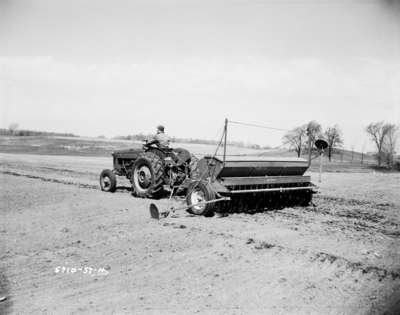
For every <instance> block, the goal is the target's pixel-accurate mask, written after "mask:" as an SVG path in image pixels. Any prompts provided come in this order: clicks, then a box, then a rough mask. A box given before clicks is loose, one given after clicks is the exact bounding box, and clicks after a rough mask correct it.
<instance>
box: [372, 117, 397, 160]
mask: <svg viewBox="0 0 400 315" xmlns="http://www.w3.org/2000/svg"><path fill="white" fill-rule="evenodd" d="M394 128H396V126H395V125H393V124H389V123H385V122H384V121H380V122H376V123H370V124H369V125H368V126H367V128H366V129H365V131H366V132H367V133H368V134H369V135H370V137H371V140H372V141H373V142H374V143H375V145H376V149H377V155H376V157H377V160H378V166H381V165H382V158H383V157H384V144H385V141H387V140H386V138H387V136H388V134H389V133H390V132H391V131H392V130H393V129H394Z"/></svg>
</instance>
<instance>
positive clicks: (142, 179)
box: [131, 152, 164, 198]
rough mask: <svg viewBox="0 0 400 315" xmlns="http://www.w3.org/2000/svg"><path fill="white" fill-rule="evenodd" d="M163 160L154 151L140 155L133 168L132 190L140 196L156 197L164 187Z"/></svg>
mask: <svg viewBox="0 0 400 315" xmlns="http://www.w3.org/2000/svg"><path fill="white" fill-rule="evenodd" d="M163 173H164V166H163V161H162V159H161V158H160V156H158V155H157V154H155V153H153V152H145V153H142V154H140V155H139V157H138V158H137V159H136V161H135V163H134V164H133V168H132V177H131V182H132V191H133V194H134V195H135V196H137V197H140V198H155V197H156V196H157V194H159V193H160V192H161V191H162V189H163V187H162V185H163Z"/></svg>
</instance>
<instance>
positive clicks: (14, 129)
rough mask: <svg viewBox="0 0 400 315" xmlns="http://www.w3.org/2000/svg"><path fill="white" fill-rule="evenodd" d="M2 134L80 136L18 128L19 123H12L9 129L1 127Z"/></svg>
mask: <svg viewBox="0 0 400 315" xmlns="http://www.w3.org/2000/svg"><path fill="white" fill-rule="evenodd" d="M0 136H14V137H26V136H59V137H78V136H77V135H74V134H73V133H61V132H48V131H35V130H27V129H18V124H11V125H10V126H9V127H8V128H7V129H6V128H0Z"/></svg>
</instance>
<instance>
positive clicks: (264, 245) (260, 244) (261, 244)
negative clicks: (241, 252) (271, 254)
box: [254, 242, 276, 249]
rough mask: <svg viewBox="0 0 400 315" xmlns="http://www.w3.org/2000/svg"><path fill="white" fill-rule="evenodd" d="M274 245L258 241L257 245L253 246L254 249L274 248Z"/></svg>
mask: <svg viewBox="0 0 400 315" xmlns="http://www.w3.org/2000/svg"><path fill="white" fill-rule="evenodd" d="M275 246H276V245H275V244H270V243H267V242H260V243H258V244H257V245H255V246H254V248H255V249H270V248H274V247H275Z"/></svg>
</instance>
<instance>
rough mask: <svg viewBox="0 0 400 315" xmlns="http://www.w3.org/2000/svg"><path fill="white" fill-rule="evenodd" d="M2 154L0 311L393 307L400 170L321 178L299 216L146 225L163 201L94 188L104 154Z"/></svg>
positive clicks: (181, 219)
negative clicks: (311, 203) (310, 202)
mask: <svg viewBox="0 0 400 315" xmlns="http://www.w3.org/2000/svg"><path fill="white" fill-rule="evenodd" d="M0 159H1V165H0V179H1V183H2V184H1V190H0V214H1V220H0V240H1V241H0V261H1V263H0V298H1V297H3V296H4V297H6V298H7V299H6V300H5V301H3V302H0V314H7V313H13V314H78V313H91V314H92V313H101V314H121V313H122V314H123V313H127V314H128V313H129V314H131V313H135V314H156V313H173V314H188V313H196V312H197V313H212V314H250V313H251V314H267V313H271V314H272V313H273V314H288V313H289V314H310V313H311V314H321V313H323V314H382V313H384V312H385V311H387V312H388V314H390V313H392V314H396V312H397V309H396V307H398V306H399V303H398V301H399V299H400V291H399V290H400V228H399V226H400V194H399V191H400V174H396V173H388V174H383V173H329V174H324V175H323V178H322V179H323V182H322V183H321V184H320V194H318V195H316V196H315V198H314V203H315V206H309V207H306V208H285V209H282V210H276V211H268V212H263V213H256V214H253V215H250V214H244V213H239V214H232V215H228V216H223V215H216V216H214V217H211V218H205V217H198V216H192V215H190V214H188V213H187V212H184V211H181V212H176V213H175V215H173V216H170V217H168V218H166V219H162V220H160V221H154V220H151V219H150V216H149V205H150V203H151V202H156V203H157V205H159V206H160V207H161V208H164V207H165V208H167V207H168V206H170V205H169V203H168V201H167V200H159V201H154V200H146V199H138V198H134V197H132V196H131V194H130V191H129V189H127V187H129V182H127V181H126V180H121V181H120V182H119V183H120V184H119V186H120V188H119V189H118V190H117V192H116V193H104V192H101V191H100V190H99V188H98V175H99V173H100V172H101V170H102V169H103V168H111V159H110V158H101V157H96V158H95V157H74V156H46V155H42V156H37V155H36V156H35V155H23V154H0ZM311 175H312V177H313V180H314V182H315V183H316V184H318V182H317V178H318V177H317V174H314V173H311ZM174 204H175V205H177V204H178V203H177V202H175V203H174ZM62 268H64V269H62ZM72 268H75V269H72ZM88 268H92V269H88ZM72 271H74V272H72Z"/></svg>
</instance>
